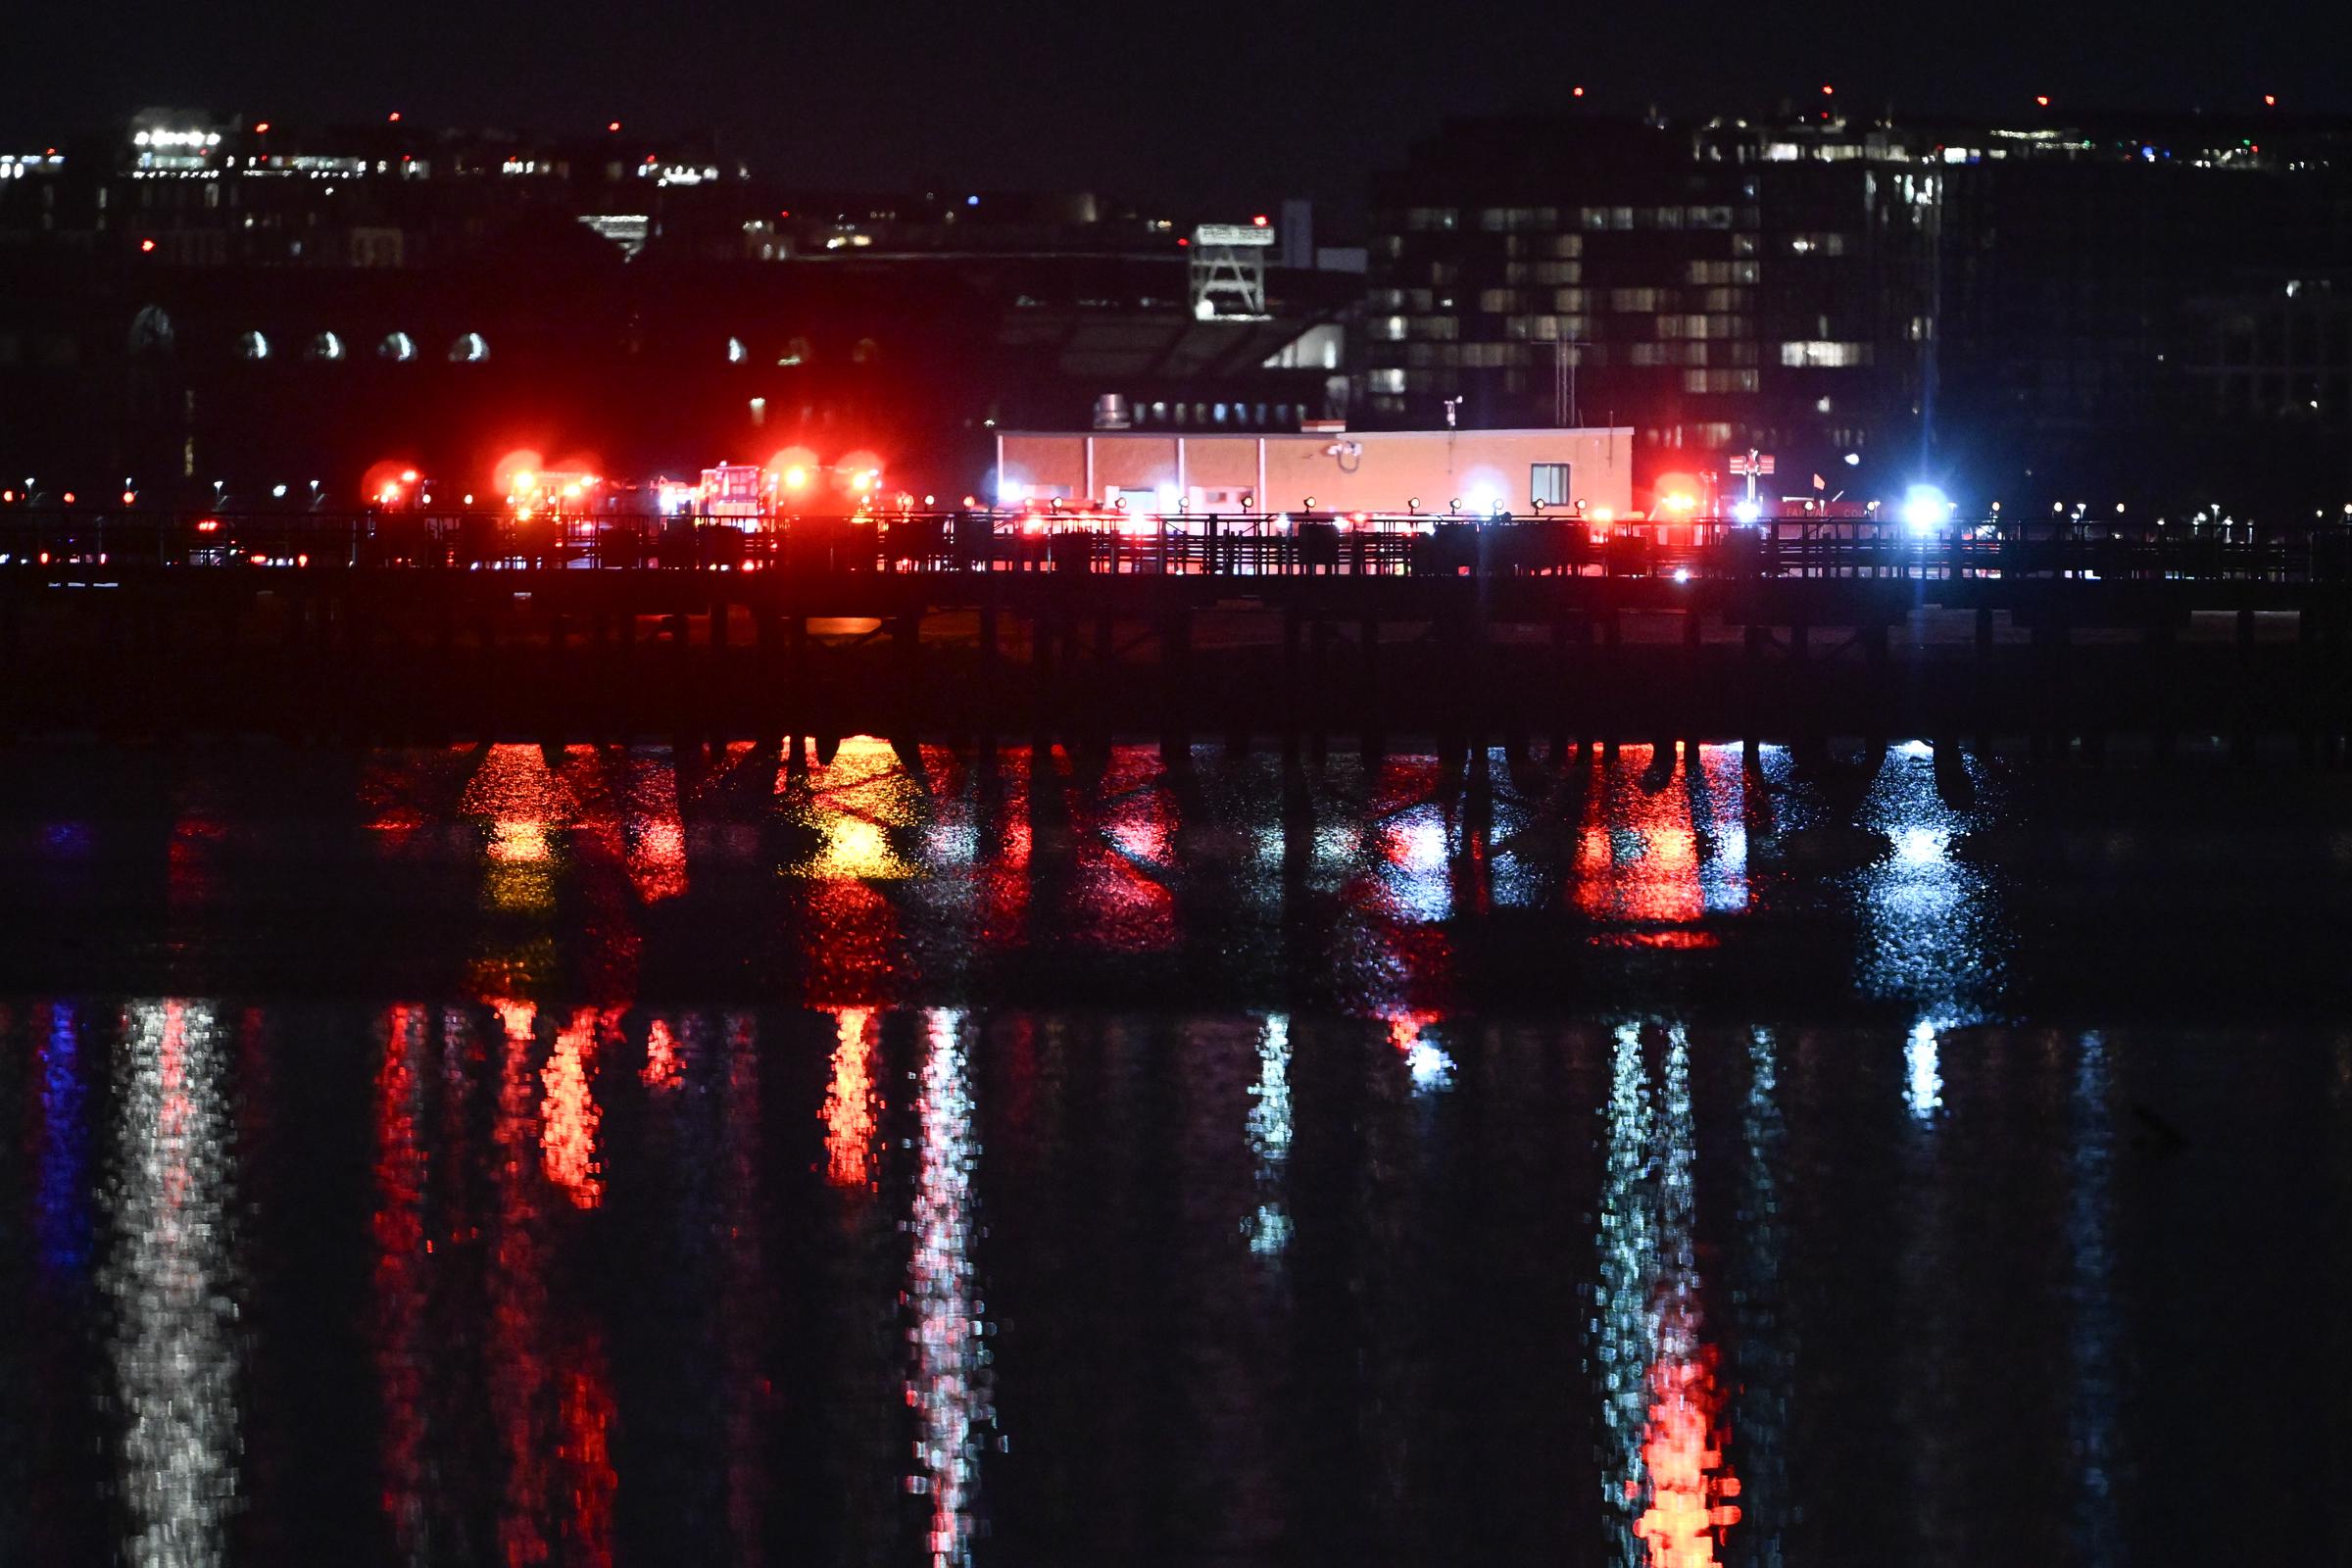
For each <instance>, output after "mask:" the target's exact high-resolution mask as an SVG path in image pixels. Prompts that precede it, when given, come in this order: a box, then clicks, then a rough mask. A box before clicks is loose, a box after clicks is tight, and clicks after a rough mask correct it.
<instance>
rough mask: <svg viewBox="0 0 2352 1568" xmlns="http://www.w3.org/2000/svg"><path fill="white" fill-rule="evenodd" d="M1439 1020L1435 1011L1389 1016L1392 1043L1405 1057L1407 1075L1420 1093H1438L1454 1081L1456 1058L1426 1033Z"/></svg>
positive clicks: (1390, 1042)
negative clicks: (1431, 1012)
mask: <svg viewBox="0 0 2352 1568" xmlns="http://www.w3.org/2000/svg"><path fill="white" fill-rule="evenodd" d="M1437 1021H1438V1020H1437V1018H1436V1016H1435V1015H1433V1014H1430V1013H1420V1012H1405V1013H1397V1014H1396V1015H1394V1016H1392V1017H1391V1018H1390V1019H1389V1020H1388V1023H1389V1044H1390V1045H1392V1046H1394V1047H1395V1048H1396V1049H1397V1054H1398V1055H1399V1056H1401V1057H1403V1058H1404V1070H1405V1076H1406V1077H1408V1078H1410V1079H1411V1080H1412V1085H1413V1093H1414V1094H1416V1095H1428V1094H1434V1093H1436V1092H1437V1091H1438V1090H1441V1089H1446V1088H1449V1087H1451V1085H1452V1083H1453V1058H1452V1057H1451V1056H1449V1055H1447V1054H1446V1053H1445V1051H1444V1050H1442V1049H1441V1048H1440V1047H1439V1046H1438V1044H1437V1042H1436V1041H1434V1040H1431V1039H1430V1038H1429V1037H1428V1035H1426V1034H1424V1033H1423V1031H1424V1030H1425V1029H1427V1028H1428V1027H1429V1026H1430V1025H1431V1024H1433V1023H1436V1022H1437Z"/></svg>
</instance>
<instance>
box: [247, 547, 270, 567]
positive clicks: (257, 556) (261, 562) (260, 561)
mask: <svg viewBox="0 0 2352 1568" xmlns="http://www.w3.org/2000/svg"><path fill="white" fill-rule="evenodd" d="M245 559H246V560H247V561H250V562H252V563H253V564H255V565H257V566H267V565H268V564H270V558H269V557H268V556H265V555H263V554H262V553H261V552H260V551H258V550H257V551H255V552H254V553H253V554H252V555H250V556H247V557H246V558H245Z"/></svg>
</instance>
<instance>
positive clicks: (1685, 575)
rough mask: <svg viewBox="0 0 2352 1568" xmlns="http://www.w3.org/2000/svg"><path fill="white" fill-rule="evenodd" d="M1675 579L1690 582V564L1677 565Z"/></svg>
mask: <svg viewBox="0 0 2352 1568" xmlns="http://www.w3.org/2000/svg"><path fill="white" fill-rule="evenodd" d="M1674 580H1675V581H1676V582H1689V581H1690V580H1691V568H1690V567H1689V566H1677V567H1675V568H1674Z"/></svg>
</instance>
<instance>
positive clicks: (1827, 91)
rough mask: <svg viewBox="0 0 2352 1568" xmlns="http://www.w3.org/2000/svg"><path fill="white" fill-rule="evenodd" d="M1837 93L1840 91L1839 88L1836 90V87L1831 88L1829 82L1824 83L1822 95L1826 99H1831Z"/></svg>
mask: <svg viewBox="0 0 2352 1568" xmlns="http://www.w3.org/2000/svg"><path fill="white" fill-rule="evenodd" d="M1837 91H1838V89H1837V88H1835V87H1833V86H1831V85H1830V84H1829V83H1828V82H1826V81H1825V82H1823V83H1822V84H1821V95H1822V96H1823V97H1824V98H1827V97H1830V96H1832V95H1833V94H1835V93H1836V92H1837Z"/></svg>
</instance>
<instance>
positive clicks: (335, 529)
mask: <svg viewBox="0 0 2352 1568" xmlns="http://www.w3.org/2000/svg"><path fill="white" fill-rule="evenodd" d="M556 567H562V568H570V569H579V570H592V571H631V572H646V571H662V572H674V571H729V572H739V571H748V572H761V571H767V572H789V573H795V574H802V575H823V574H834V573H858V572H874V573H893V572H1023V573H1039V572H1052V573H1087V574H1136V573H1161V574H1183V575H1190V576H1210V577H1266V576H1297V575H1309V574H1329V575H1348V576H1415V577H1449V576H1498V577H1518V576H1579V577H1604V578H1660V579H1668V580H1672V581H1677V582H1691V581H1754V580H1768V579H1782V580H1786V579H1824V580H1835V579H1847V580H1855V579H1870V580H1878V579H1887V580H1905V579H1908V580H1923V581H1942V582H1949V581H1960V580H1968V579H1993V580H2017V579H2028V580H2032V579H2044V580H2085V581H2165V580H2179V579H2189V580H2202V581H2217V580H2229V581H2246V582H2269V583H2297V582H2343V581H2352V524H2347V523H2346V522H2344V521H2337V520H2322V521H2314V522H2311V523H2303V524H2290V525H2254V524H2248V523H2244V522H2232V523H2212V522H2194V521H2165V522H2160V523H2159V522H2151V523H2145V524H2139V523H2133V524H2130V525H2126V524H2123V523H2120V522H2104V521H2099V522H2093V521H2085V520H2082V519H2080V518H2071V517H2052V518H2046V519H2034V520H2029V521H2021V520H2018V519H2015V518H2010V517H1985V518H1978V519H1960V520H1956V521H1954V522H1951V523H1949V524H1945V525H1940V526H1937V527H1936V528H1933V529H1925V530H1922V529H1915V528H1912V527H1909V526H1905V525H1902V524H1899V523H1895V522H1882V521H1878V520H1875V519H1870V520H1864V519H1816V518H1804V519H1795V518H1790V519H1782V520H1779V521H1773V522H1765V523H1760V524H1752V525H1743V524H1737V523H1730V522H1716V521H1709V520H1696V521H1679V520H1678V521H1663V520H1658V521H1649V522H1640V523H1620V522H1604V521H1599V520H1595V519H1590V518H1582V517H1566V516H1557V515H1553V516H1543V515H1538V516H1532V517H1517V518H1491V519H1472V518H1468V517H1458V516H1429V515H1393V514H1344V515H1299V514H1277V515H1215V516H1186V515H1170V516H1127V515H1102V514H1095V515H1071V514H1039V513H1025V512H983V511H974V512H947V513H912V512H908V513H896V512H894V513H888V514H883V515H871V516H849V517H843V516H816V515H808V516H795V517H786V518H781V519H777V520H776V521H774V522H772V523H769V524H765V525H762V526H760V527H758V528H751V529H747V528H744V527H741V526H738V525H736V524H734V523H731V522H720V521H707V520H701V519H693V518H683V519H680V518H672V519H651V518H556V519H550V518H528V519H526V518H517V517H515V516H514V515H509V514H504V513H465V514H455V515H417V514H409V513H383V512H364V513H310V512H304V513H222V512H154V511H135V510H125V511H118V512H108V511H103V510H80V509H71V508H59V509H35V508H28V507H23V506H17V507H10V508H6V509H4V510H0V571H7V570H10V569H12V568H14V569H19V570H25V569H29V570H34V571H38V570H42V569H47V570H48V571H50V572H52V573H55V572H59V571H73V572H79V571H82V570H85V569H87V568H103V569H104V570H106V571H108V572H113V573H124V572H140V571H146V570H158V569H171V570H182V569H215V570H222V571H254V570H286V569H291V570H309V571H335V570H344V571H348V570H369V571H392V570H399V571H497V570H502V569H515V568H531V569H547V568H556Z"/></svg>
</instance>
